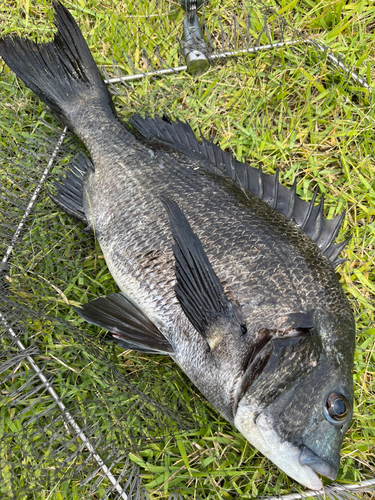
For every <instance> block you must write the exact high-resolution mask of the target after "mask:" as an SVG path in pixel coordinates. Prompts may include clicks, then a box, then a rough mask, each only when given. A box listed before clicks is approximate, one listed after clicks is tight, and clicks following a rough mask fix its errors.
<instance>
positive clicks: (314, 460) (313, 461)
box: [299, 446, 339, 481]
mask: <svg viewBox="0 0 375 500" xmlns="http://www.w3.org/2000/svg"><path fill="white" fill-rule="evenodd" d="M299 463H300V464H301V465H307V466H308V467H310V468H311V469H312V470H313V471H315V472H317V473H318V474H321V475H322V476H325V477H328V479H332V481H334V480H335V479H336V478H337V474H338V470H339V468H338V466H335V465H332V464H331V463H328V462H327V461H326V460H323V459H322V458H320V457H319V456H318V455H316V453H314V452H313V451H312V450H310V448H308V447H307V446H304V447H303V450H302V452H301V455H300V457H299Z"/></svg>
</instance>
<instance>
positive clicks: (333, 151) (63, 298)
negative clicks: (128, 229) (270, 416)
mask: <svg viewBox="0 0 375 500" xmlns="http://www.w3.org/2000/svg"><path fill="white" fill-rule="evenodd" d="M65 5H66V6H67V7H68V8H69V9H70V10H71V12H72V13H73V15H74V16H75V17H76V19H78V20H79V24H80V26H81V28H82V30H83V32H84V34H85V37H86V38H87V40H88V43H89V46H90V49H91V50H92V52H93V54H94V58H95V60H96V61H97V62H98V64H100V65H102V67H103V68H104V69H105V71H106V72H108V73H109V74H110V75H111V76H112V75H115V74H116V73H118V72H120V73H121V74H130V73H131V72H132V70H131V68H130V67H129V65H128V64H127V63H126V61H127V55H131V58H132V60H133V63H134V65H135V66H136V67H137V68H139V69H141V70H145V69H149V65H150V64H152V65H153V66H154V67H156V68H157V67H159V65H160V63H159V56H158V55H157V54H159V55H160V58H161V59H163V60H164V61H165V62H167V63H168V64H169V65H172V66H177V65H179V64H181V58H180V56H179V45H178V42H177V37H178V36H180V28H179V22H180V21H181V20H182V17H183V13H182V11H181V9H180V8H179V6H178V3H173V2H167V1H163V2H159V3H158V4H156V3H155V2H153V1H151V2H143V1H142V2H139V3H138V4H137V5H136V6H134V2H130V1H129V2H128V1H127V0H122V1H116V2H112V1H110V0H104V1H102V2H98V1H94V0H90V1H85V2H83V1H78V0H76V1H72V0H70V1H66V2H65ZM267 5H268V6H269V7H272V8H274V9H276V10H278V11H279V12H281V13H282V15H283V16H284V17H285V19H286V20H287V22H288V23H289V25H290V26H293V27H294V28H296V29H299V30H301V31H302V32H303V33H304V34H305V35H309V36H311V37H313V38H314V39H316V40H317V41H319V42H321V43H326V44H328V45H329V47H330V48H331V49H332V50H333V52H334V54H336V55H340V56H341V57H342V58H343V59H344V60H345V63H346V65H347V66H348V67H349V68H354V69H356V70H357V71H358V72H359V73H360V74H361V75H362V76H363V77H364V78H365V79H366V81H367V82H368V83H369V84H371V83H372V84H373V85H374V81H375V75H374V74H373V68H372V58H373V55H372V54H373V50H374V45H375V41H374V27H375V10H374V7H373V6H372V3H371V2H366V1H359V2H351V3H349V4H347V2H345V1H342V0H341V1H336V2H334V1H328V0H324V1H321V2H315V1H307V0H304V1H300V2H295V1H292V2H288V1H286V2H279V3H276V2H274V1H270V2H267ZM251 7H252V10H251V13H252V18H251V22H250V23H249V24H248V29H249V32H250V34H251V36H252V37H253V40H255V39H256V38H257V35H256V34H259V32H261V30H262V26H263V14H264V12H263V11H262V10H261V9H260V8H259V6H258V4H256V3H254V4H251ZM246 8H250V3H249V2H248V3H247V7H246ZM233 9H234V10H235V12H236V14H237V16H238V19H239V24H240V27H241V29H242V30H245V29H246V21H245V16H244V14H243V12H244V7H243V5H242V4H241V5H237V6H236V7H235V8H233V6H232V2H229V0H228V1H221V2H219V1H218V0H216V1H215V0H212V1H211V2H210V5H209V6H207V7H206V8H205V10H204V13H203V14H202V17H203V16H204V18H205V20H206V22H207V26H208V31H209V32H210V34H211V37H212V39H213V40H215V41H216V42H217V43H219V42H220V40H221V38H222V34H221V27H220V23H221V25H222V26H223V27H224V28H225V30H226V31H228V32H231V33H232V40H231V42H232V44H233V43H234V35H233V29H232V28H231V27H232V26H233ZM19 12H22V13H23V14H22V15H20V14H19ZM161 12H163V14H162V15H161ZM217 12H220V14H221V17H220V23H219V20H218V17H217V16H215V15H214V13H217ZM268 13H269V16H270V20H269V26H270V36H271V37H273V38H274V39H276V40H277V39H279V38H278V37H280V32H281V30H284V33H285V38H293V37H295V36H296V35H295V33H294V32H293V30H292V29H291V28H289V27H288V25H283V24H282V23H280V22H279V19H278V17H277V16H276V15H273V16H272V14H271V12H270V11H268ZM0 19H1V20H2V21H3V23H2V29H4V30H5V31H6V32H8V31H9V32H13V31H17V32H18V33H20V34H21V33H22V34H24V33H25V32H27V33H28V34H29V35H30V36H32V37H35V38H38V39H41V38H43V39H45V40H47V39H50V36H51V29H50V26H51V20H52V17H51V14H50V10H49V7H48V3H47V2H44V1H38V2H31V1H23V2H20V1H18V0H17V1H16V0H14V1H12V2H5V1H1V0H0ZM237 41H239V43H241V40H240V39H237ZM261 43H268V38H267V35H266V34H265V33H263V34H262V36H261ZM142 49H146V51H147V54H148V58H147V57H145V54H144V53H143V52H142ZM113 59H115V61H116V64H113ZM148 59H149V61H150V62H148ZM0 64H1V63H0ZM0 75H1V83H2V85H1V87H0V94H1V115H0V152H1V157H2V166H1V167H0V168H1V170H0V175H1V179H2V198H1V199H0V202H1V211H2V212H1V213H2V214H3V222H5V224H6V225H5V226H3V227H2V231H3V236H4V237H3V239H2V241H3V244H2V250H3V253H4V252H5V249H6V246H7V244H8V243H9V241H10V239H11V237H12V234H13V233H12V231H13V230H14V228H15V227H16V226H17V224H18V222H19V220H20V218H21V217H22V214H23V213H24V211H25V207H26V205H27V203H28V201H29V199H30V196H31V192H32V191H33V189H34V188H35V187H36V185H37V183H38V180H39V178H40V176H41V173H42V171H43V170H44V168H45V165H46V163H47V162H48V159H49V157H50V155H51V153H52V151H53V148H54V145H55V143H56V140H57V138H58V136H59V127H60V125H59V123H58V122H57V121H56V120H55V119H54V118H53V117H52V115H51V113H50V112H49V111H48V110H47V109H46V108H45V106H43V105H42V104H41V103H40V102H39V101H37V100H36V99H35V98H34V97H33V95H32V93H31V92H30V91H28V90H26V89H25V88H24V87H23V86H22V84H20V83H19V82H18V81H17V80H16V78H15V77H14V75H13V74H12V73H11V72H10V71H9V70H8V69H7V68H5V67H1V73H0ZM110 88H111V90H112V91H113V93H114V99H115V104H116V108H117V109H118V110H119V111H120V113H121V115H122V116H123V117H124V118H126V117H128V116H129V115H130V114H131V113H132V112H134V111H138V112H141V113H163V112H167V113H168V114H169V115H170V116H172V117H179V118H181V119H184V120H189V122H190V123H191V124H192V126H193V128H194V129H195V130H198V127H199V128H200V129H201V130H202V132H203V134H204V135H205V136H206V137H213V138H215V140H217V141H218V142H220V144H221V145H222V147H224V148H225V149H227V150H229V151H232V152H233V154H234V155H235V156H236V157H237V158H238V159H241V160H242V159H244V160H246V161H248V162H249V163H251V164H254V165H262V167H263V168H264V170H265V171H266V172H269V173H271V172H274V170H275V169H276V167H277V166H278V167H279V168H280V170H281V176H282V179H283V182H284V183H285V184H286V185H291V184H292V182H293V180H294V177H296V176H297V178H298V192H299V194H300V195H301V196H302V197H303V198H304V199H311V193H312V191H313V190H314V188H315V186H318V187H319V190H320V192H321V193H324V194H325V197H326V203H325V207H326V208H325V210H326V215H327V216H328V217H329V218H330V217H333V216H334V215H336V214H337V213H340V212H341V211H342V210H343V209H346V210H347V216H346V220H345V222H344V226H343V230H342V231H341V233H340V236H339V240H342V239H343V238H344V237H345V234H346V233H350V234H352V235H353V238H352V240H351V242H350V243H349V245H348V247H347V248H346V250H345V251H344V252H343V256H344V257H346V258H347V259H348V262H346V263H345V264H344V265H342V266H341V267H340V268H339V269H338V274H339V276H340V281H341V283H342V285H343V287H344V289H345V293H346V294H347V296H348V298H349V300H350V302H351V305H352V308H353V310H354V314H355V318H356V323H357V330H358V335H357V350H356V358H355V374H354V381H355V408H354V411H355V413H354V419H353V423H352V425H351V428H350V429H349V431H348V433H347V435H346V436H345V439H344V443H343V447H342V460H341V468H340V474H339V479H340V481H341V482H343V483H351V482H354V481H359V480H362V479H366V478H369V477H370V478H371V477H374V472H375V470H374V463H375V452H374V442H375V422H374V417H373V415H374V414H375V392H374V383H375V326H374V325H375V324H374V310H375V301H374V290H375V280H374V273H373V269H374V234H375V219H374V215H375V182H374V177H375V176H374V174H375V167H374V159H373V150H374V132H373V130H374V123H373V122H374V112H373V100H374V96H373V95H372V93H371V92H369V91H367V90H366V89H364V88H360V87H358V86H356V85H355V84H354V82H353V81H352V80H350V79H349V78H348V75H346V74H343V72H342V71H339V70H337V69H335V68H333V67H332V66H331V65H330V64H329V63H328V62H327V61H326V60H325V58H324V56H322V55H321V54H319V53H317V52H316V51H315V50H314V48H313V47H311V46H309V45H301V46H300V47H298V48H295V49H293V50H291V49H277V50H274V51H272V52H262V53H259V54H258V55H257V56H246V57H243V58H241V59H233V60H232V61H230V62H227V63H226V64H223V65H219V66H218V67H215V68H211V69H210V70H209V71H208V72H207V73H205V74H204V75H202V77H200V78H198V79H197V78H194V77H191V76H189V75H188V74H186V73H181V74H177V75H172V76H166V77H163V78H148V79H143V80H140V81H136V82H133V83H128V84H126V85H125V86H124V85H121V86H120V85H119V86H116V87H115V86H113V85H112V86H111V87H110ZM81 149H82V145H80V144H79V143H78V142H77V141H76V140H75V139H74V137H73V136H71V135H68V137H67V139H66V140H65V142H64V146H63V149H62V151H61V152H60V154H59V155H58V159H57V162H56V163H55V165H54V167H53V170H52V172H51V175H50V176H49V178H48V181H47V183H46V187H45V188H44V189H43V190H42V192H41V194H40V196H39V197H38V199H37V203H36V206H35V209H34V212H33V214H32V215H31V216H30V217H29V218H28V220H27V222H26V228H25V230H24V231H23V233H22V236H21V238H20V240H19V241H18V243H17V245H16V247H15V251H14V252H13V254H12V256H11V260H10V262H11V268H10V269H8V270H7V272H6V278H5V283H6V284H7V287H8V291H10V297H11V299H9V300H6V298H5V293H3V295H2V296H1V300H2V304H4V305H5V306H6V307H7V312H8V315H9V317H10V320H11V322H12V325H13V328H14V329H15V330H16V332H17V333H18V335H19V336H20V338H21V340H22V342H23V343H24V344H25V345H26V346H30V347H32V348H35V347H36V348H37V349H38V350H37V351H35V352H34V351H33V353H34V358H35V360H36V361H37V362H38V363H39V364H40V365H41V366H43V368H44V371H45V373H46V374H47V375H48V377H50V378H51V380H53V386H54V387H55V389H56V391H57V392H58V394H59V395H60V397H61V399H62V400H63V402H64V404H65V405H66V406H67V407H68V409H69V411H70V412H71V413H72V414H73V415H74V416H75V418H76V419H77V421H78V422H79V423H80V425H81V426H82V427H83V428H84V429H85V432H86V433H87V434H88V435H89V436H91V438H92V439H93V440H94V442H95V443H96V447H97V449H98V450H99V452H100V454H101V456H102V457H103V458H104V459H105V460H106V461H107V463H109V464H111V463H112V462H114V461H116V463H115V465H114V466H113V469H112V470H113V472H114V474H115V476H116V477H117V476H118V475H119V474H120V473H121V472H122V471H125V472H126V470H128V469H126V467H127V462H126V459H125V458H124V456H125V455H128V457H129V460H130V466H131V465H134V464H136V465H137V466H139V470H140V473H141V477H142V481H143V484H144V486H145V487H146V489H147V491H148V494H149V496H150V498H153V499H157V498H168V496H169V494H170V492H171V491H173V490H175V491H180V493H181V494H182V496H183V498H187V499H190V498H210V499H211V498H212V499H216V498H218V499H219V498H224V499H232V498H241V499H242V498H254V497H255V496H257V495H276V494H284V493H287V492H289V491H291V489H292V488H293V489H294V490H296V489H297V490H298V489H299V487H298V485H296V484H295V483H293V481H291V480H290V479H289V478H287V476H286V475H285V474H283V473H281V472H280V471H279V470H278V469H277V468H276V467H275V466H273V465H272V464H271V463H270V462H269V461H267V460H266V459H265V458H264V457H263V456H262V455H261V454H260V453H258V452H257V451H256V450H255V449H254V448H252V447H251V446H250V445H249V444H248V443H247V442H246V441H245V439H244V438H243V437H242V436H241V435H240V434H238V433H237V432H236V431H235V429H234V428H233V427H232V426H231V425H229V424H228V423H227V422H225V421H224V420H223V419H222V418H221V417H220V415H218V414H217V412H216V411H215V410H214V409H212V408H211V407H210V405H209V404H208V403H207V402H206V401H205V400H204V399H203V397H202V396H201V395H200V394H199V393H198V392H197V391H196V389H195V388H194V387H193V385H192V384H191V383H190V382H189V380H188V379H187V378H186V377H185V375H184V374H183V373H181V372H180V371H179V370H178V369H177V368H176V366H175V365H174V364H173V362H172V361H171V360H169V359H168V358H163V357H160V356H146V355H140V354H135V353H132V352H125V353H124V352H120V351H118V350H116V349H114V348H111V347H110V346H105V345H103V344H102V343H101V342H100V338H101V336H102V332H101V331H100V330H99V329H97V328H96V327H93V326H87V325H84V324H82V322H81V320H80V319H79V318H78V317H77V315H76V314H75V312H74V310H73V308H72V306H74V305H77V304H79V303H81V302H87V301H89V300H92V299H93V298H95V297H97V296H99V295H107V294H109V293H111V292H113V291H116V290H117V288H116V285H115V283H114V281H113V279H112V278H111V276H110V274H109V271H108V269H107V267H106V264H105V262H104V259H103V256H102V254H101V251H100V248H99V247H98V246H97V245H95V242H94V240H92V239H91V238H90V237H89V236H88V235H87V234H85V233H83V232H82V228H81V227H79V226H78V225H77V224H76V223H75V222H74V221H72V220H70V219H69V218H68V217H66V216H65V215H64V214H62V213H61V212H60V211H59V210H57V208H56V207H55V206H54V205H53V203H52V202H51V201H50V200H49V198H48V191H49V190H51V189H53V180H54V179H56V177H57V176H58V175H59V174H61V173H63V171H64V168H65V167H66V164H67V163H68V162H69V159H70V157H72V156H74V155H75V154H76V152H77V151H78V150H81ZM0 243H1V242H0ZM2 309H3V308H2ZM1 342H2V354H1V356H3V358H0V360H1V362H3V361H5V360H7V362H8V363H9V366H8V367H7V370H6V371H5V372H4V379H3V381H2V384H1V386H0V390H1V395H2V399H1V402H0V415H1V418H0V438H1V439H2V443H4V446H2V447H1V448H0V455H1V458H0V463H1V468H0V474H1V475H2V481H1V482H0V498H17V499H22V500H23V499H29V498H30V499H31V498H33V499H38V500H47V499H63V498H69V499H81V498H93V499H96V498H102V497H103V495H105V492H106V491H107V490H108V487H109V483H108V481H107V480H106V479H103V478H101V476H100V473H99V472H98V471H97V472H96V473H95V474H94V475H93V477H90V475H91V474H92V473H93V471H94V472H95V470H96V469H95V467H96V466H95V462H94V460H93V458H92V457H90V456H89V455H88V453H86V452H85V451H84V450H83V449H82V448H81V447H80V442H79V440H77V439H74V438H72V435H71V434H70V432H68V428H67V427H66V424H65V423H64V421H63V420H62V419H61V414H60V411H59V410H58V408H56V407H55V406H54V404H53V401H52V399H51V397H50V396H49V394H48V393H47V392H45V391H44V390H43V387H40V384H38V380H37V379H35V378H32V376H33V372H32V370H30V369H29V365H28V363H27V362H25V361H24V360H22V358H21V359H18V358H16V356H17V355H18V354H19V351H18V349H17V348H16V347H15V346H14V345H13V344H12V343H11V342H9V340H7V338H6V336H4V337H1ZM9 360H13V361H12V362H11V361H9ZM115 459H116V460H115ZM100 479H102V481H100ZM328 483H329V481H327V484H328Z"/></svg>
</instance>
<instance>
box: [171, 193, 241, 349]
mask: <svg viewBox="0 0 375 500" xmlns="http://www.w3.org/2000/svg"><path fill="white" fill-rule="evenodd" d="M162 202H163V203H164V205H165V207H166V209H167V212H168V216H169V220H170V223H171V229H172V235H173V238H174V240H175V244H174V246H173V252H174V256H175V261H176V279H177V284H176V286H175V293H176V297H177V299H178V300H179V302H180V305H181V307H182V309H183V311H184V313H185V314H186V316H187V318H188V319H189V321H190V322H191V323H192V324H193V326H194V327H195V329H196V330H197V331H198V332H199V333H200V334H201V335H202V336H203V337H204V338H205V339H206V340H207V343H208V345H209V346H210V348H211V349H213V348H214V347H215V345H216V344H217V343H218V342H219V341H220V339H221V337H222V336H223V335H225V334H226V332H227V331H228V332H229V331H230V333H231V334H233V333H238V334H239V335H241V334H242V330H241V325H240V324H239V323H238V321H237V319H236V317H235V315H234V313H233V309H232V305H231V303H230V302H229V300H228V298H227V296H226V295H225V292H224V289H223V287H222V284H221V283H220V280H219V278H218V277H217V276H216V274H215V272H214V270H213V269H212V266H211V264H210V262H209V260H208V258H207V255H206V253H205V251H204V249H203V246H202V244H201V242H200V241H199V239H198V237H197V235H196V234H195V233H194V231H193V230H192V228H191V227H190V224H189V222H188V221H187V219H186V217H185V216H184V214H183V213H182V212H181V210H180V209H179V207H178V205H177V204H176V203H175V202H174V201H172V200H168V199H166V198H163V199H162Z"/></svg>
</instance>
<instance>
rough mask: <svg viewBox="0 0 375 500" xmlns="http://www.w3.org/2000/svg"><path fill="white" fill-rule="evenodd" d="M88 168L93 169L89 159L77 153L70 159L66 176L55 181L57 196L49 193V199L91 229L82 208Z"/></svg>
mask: <svg viewBox="0 0 375 500" xmlns="http://www.w3.org/2000/svg"><path fill="white" fill-rule="evenodd" d="M90 170H91V171H94V165H93V164H92V162H91V160H89V159H88V158H87V156H86V155H85V154H83V153H80V154H78V155H77V156H76V157H75V158H74V160H73V161H72V165H71V168H70V169H69V170H68V173H67V175H66V177H65V178H61V179H60V180H61V181H62V183H61V184H60V183H59V182H55V188H56V189H57V196H54V195H52V194H51V193H50V195H49V196H50V198H51V200H52V201H53V202H54V203H56V205H57V206H58V207H59V208H61V209H62V210H63V211H64V212H66V213H67V214H68V215H70V216H71V217H74V218H75V219H78V220H79V221H81V222H83V223H84V224H88V230H91V229H90V222H88V221H87V219H86V216H85V212H84V209H83V196H84V188H83V184H84V180H85V176H86V174H87V173H88V172H89V171H90Z"/></svg>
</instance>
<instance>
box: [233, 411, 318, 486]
mask: <svg viewBox="0 0 375 500" xmlns="http://www.w3.org/2000/svg"><path fill="white" fill-rule="evenodd" d="M259 410H260V411H259ZM234 424H235V426H236V427H237V429H238V430H239V431H240V432H241V433H242V435H243V436H245V437H246V439H247V440H248V441H249V442H250V443H251V444H252V445H253V446H255V447H256V448H257V449H258V450H259V451H260V452H261V453H263V455H264V456H265V457H267V458H268V459H270V460H272V462H273V463H274V464H275V465H277V467H279V468H280V469H281V470H283V471H284V472H285V473H286V474H288V476H289V477H291V478H292V479H294V480H295V481H298V482H299V483H300V484H302V485H303V486H305V487H306V488H308V489H310V490H315V491H318V490H321V489H322V487H323V484H322V481H321V479H320V477H319V476H318V474H317V473H316V471H315V470H314V469H313V468H312V467H310V466H309V465H301V463H300V461H299V458H300V456H301V448H300V447H299V446H298V445H296V444H293V443H291V442H288V441H285V440H283V439H281V438H280V436H279V434H278V433H277V431H276V430H275V428H274V425H273V421H272V418H270V416H269V415H267V413H266V412H265V411H264V409H263V410H262V409H260V408H257V409H256V408H253V409H250V408H249V407H247V406H246V405H243V406H242V405H239V409H238V412H237V414H236V417H235V422H234Z"/></svg>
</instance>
